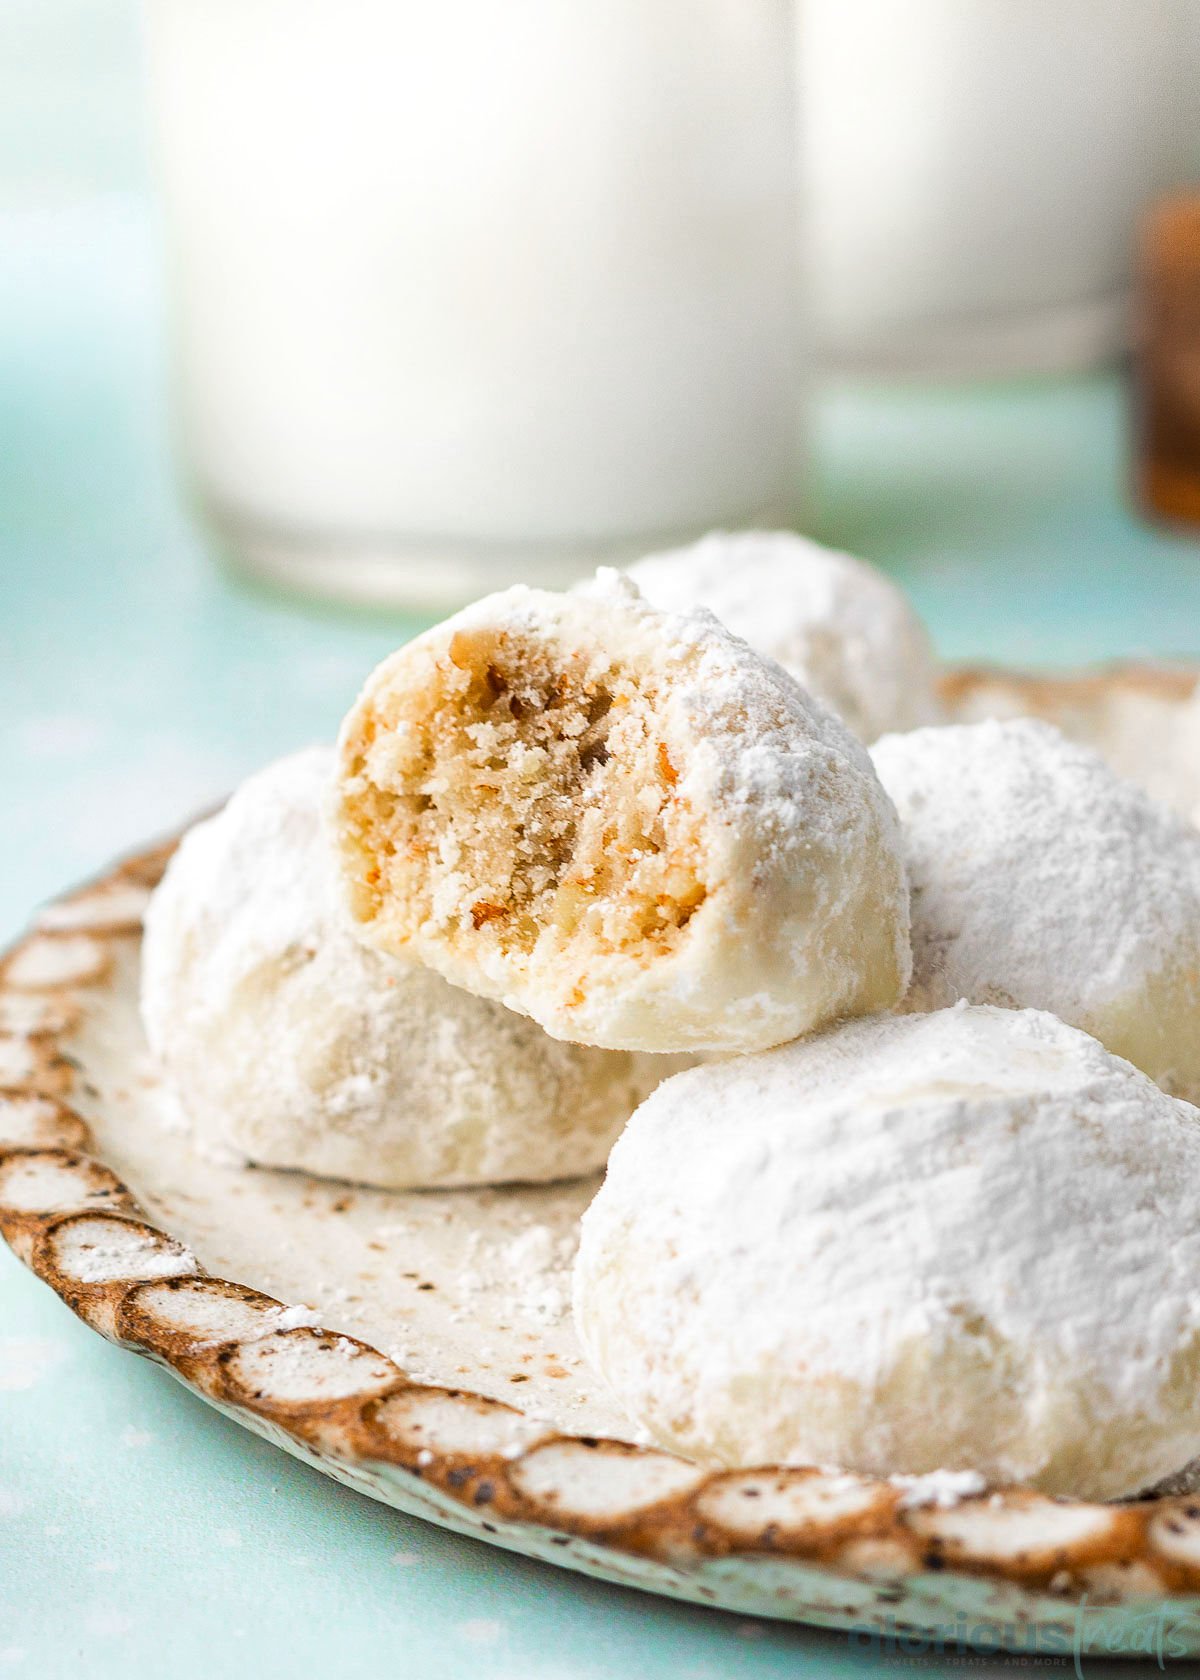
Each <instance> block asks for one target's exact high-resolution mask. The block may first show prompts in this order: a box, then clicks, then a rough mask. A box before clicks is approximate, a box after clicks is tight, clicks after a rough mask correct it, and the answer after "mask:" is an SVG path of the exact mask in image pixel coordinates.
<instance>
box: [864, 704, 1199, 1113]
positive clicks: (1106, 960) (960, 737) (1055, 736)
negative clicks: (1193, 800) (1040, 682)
mask: <svg viewBox="0 0 1200 1680" xmlns="http://www.w3.org/2000/svg"><path fill="white" fill-rule="evenodd" d="M872 756H873V757H874V760H875V765H876V768H877V769H878V771H879V775H880V779H881V780H882V782H883V784H884V786H885V787H886V788H887V790H888V792H889V793H890V794H891V796H892V798H893V799H894V800H895V802H896V806H897V809H898V810H899V812H900V817H901V821H902V823H903V826H904V832H905V846H906V852H907V857H908V866H909V873H910V879H911V884H912V916H913V933H912V937H913V983H912V989H911V991H910V993H909V997H908V1000H907V1005H906V1007H908V1008H910V1009H937V1008H940V1007H942V1006H943V1005H945V1004H947V1003H951V1002H953V1001H954V1000H955V999H956V998H967V999H969V1000H970V1002H972V1003H995V1004H1000V1005H1003V1006H1004V1007H1008V1008H1012V1007H1015V1008H1033V1009H1048V1010H1050V1011H1051V1012H1052V1013H1053V1014H1055V1015H1058V1016H1060V1017H1061V1018H1062V1019H1063V1020H1064V1021H1069V1022H1070V1023H1071V1024H1072V1025H1073V1026H1077V1027H1082V1028H1083V1029H1084V1031H1085V1032H1090V1033H1091V1034H1093V1036H1094V1037H1096V1038H1098V1039H1100V1041H1101V1042H1102V1043H1103V1044H1105V1045H1107V1047H1108V1048H1109V1049H1110V1050H1111V1051H1112V1052H1113V1053H1114V1055H1118V1056H1126V1057H1128V1059H1129V1060H1130V1061H1131V1062H1134V1063H1136V1065H1137V1066H1138V1067H1140V1068H1142V1069H1144V1071H1145V1072H1146V1073H1148V1074H1150V1076H1151V1077H1152V1078H1154V1079H1157V1080H1158V1081H1159V1082H1160V1084H1162V1085H1164V1086H1165V1087H1166V1088H1167V1089H1169V1090H1171V1091H1173V1092H1174V1093H1175V1094H1176V1095H1177V1096H1183V1097H1187V1098H1188V1099H1189V1100H1191V1101H1195V1100H1196V1098H1197V1097H1200V833H1197V831H1196V830H1195V829H1194V828H1193V827H1191V825H1190V824H1188V823H1187V822H1185V821H1184V820H1183V819H1182V818H1180V817H1178V816H1175V815H1174V814H1172V813H1171V812H1169V811H1167V810H1166V809H1165V808H1163V807H1162V806H1159V805H1158V804H1156V803H1155V802H1154V801H1153V800H1151V799H1150V798H1149V797H1148V795H1146V794H1144V793H1142V792H1141V791H1140V790H1139V789H1138V788H1136V787H1135V786H1134V785H1133V784H1132V783H1131V782H1126V781H1122V780H1121V779H1120V778H1119V777H1117V776H1115V775H1114V774H1113V773H1112V771H1111V770H1109V769H1108V768H1107V766H1106V765H1105V764H1104V763H1103V761H1102V760H1101V759H1100V757H1099V756H1098V755H1097V754H1095V753H1093V752H1092V751H1090V750H1089V749H1088V748H1086V747H1081V746H1077V745H1075V744H1074V743H1072V742H1070V741H1068V740H1067V739H1066V738H1065V737H1064V736H1063V735H1061V734H1060V733H1059V732H1058V730H1056V729H1054V728H1053V727H1052V726H1051V725H1050V724H1046V723H1039V722H1036V721H1034V720H1031V719H1016V720H1013V721H1011V722H1007V723H978V724H967V725H960V726H956V727H954V728H949V729H922V730H917V731H915V732H914V733H913V734H911V735H891V736H887V737H885V738H884V739H883V740H882V741H879V742H878V743H877V744H876V746H875V748H874V749H873V754H872Z"/></svg>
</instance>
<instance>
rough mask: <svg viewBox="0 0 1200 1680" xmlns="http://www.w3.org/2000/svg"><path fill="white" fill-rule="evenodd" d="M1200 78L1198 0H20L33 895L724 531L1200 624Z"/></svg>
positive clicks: (1070, 627)
mask: <svg viewBox="0 0 1200 1680" xmlns="http://www.w3.org/2000/svg"><path fill="white" fill-rule="evenodd" d="M1198 73H1200V0H972V3H971V4H969V5H967V4H963V3H961V0H906V4H904V5H903V6H898V5H896V4H894V0H799V4H798V5H792V4H787V3H785V0H703V3H700V0H654V3H653V4H648V3H647V0H606V4H605V5H603V6H599V5H591V4H589V3H587V0H572V3H571V4H570V5H567V4H565V3H564V0H513V3H512V4H510V5H508V6H506V7H504V8H503V9H500V8H497V7H495V6H494V5H492V4H489V3H488V0H453V3H452V4H446V5H443V6H440V7H434V8H429V7H419V8H418V7H411V8H410V7H407V6H404V5H402V4H399V3H398V0H340V3H339V4H338V5H336V6H335V5H333V4H332V3H331V0H204V3H203V4H200V3H199V0H148V3H147V4H146V6H145V7H144V9H143V10H139V7H138V6H137V5H136V4H135V0H56V3H55V4H53V5H47V4H45V3H36V0H0V542H2V548H0V556H2V558H0V566H2V567H3V605H2V609H0V638H2V650H0V720H2V721H0V728H2V729H3V737H2V745H3V755H4V773H5V776H6V784H5V785H6V788H7V789H8V791H9V793H10V796H11V797H10V799H9V800H8V801H7V807H8V809H7V815H8V828H9V834H8V837H7V842H8V844H9V845H10V847H11V850H12V853H13V857H14V862H13V864H12V866H11V867H10V869H9V871H8V875H7V879H6V881H5V882H4V884H3V885H2V886H0V922H3V923H4V924H5V926H6V927H7V928H12V927H13V926H15V924H16V922H17V920H18V919H19V918H20V917H21V915H23V913H24V912H25V910H26V909H27V908H28V905H29V903H30V901H31V900H32V899H34V898H36V897H37V896H38V895H39V894H41V893H43V892H45V891H48V890H50V889H51V888H52V887H55V886H57V885H59V884H60V883H61V881H62V879H63V878H64V877H65V876H69V875H70V874H71V873H73V872H78V871H79V870H80V869H84V868H86V867H89V866H90V865H91V864H93V863H95V862H98V861H100V860H101V859H102V858H103V857H104V856H105V855H106V853H108V852H110V851H111V850H112V849H114V848H115V847H117V846H119V845H123V844H128V843H132V842H133V841H135V840H137V839H140V838H141V837H142V836H143V835H144V834H145V833H146V831H147V830H150V829H154V828H156V827H162V826H166V825H170V824H172V823H174V822H175V821H176V820H177V819H178V818H179V817H180V816H181V815H182V814H183V813H184V812H185V811H186V810H187V809H188V808H189V807H191V806H193V805H195V804H196V803H198V802H201V801H203V800H206V799H208V798H211V797H215V796H216V795H217V794H219V793H220V792H221V791H222V790H223V789H224V788H225V787H227V786H228V785H229V784H230V783H231V782H232V781H234V780H236V779H237V777H238V776H239V775H240V774H242V773H243V772H244V771H245V770H247V769H248V768H250V767H251V766H252V765H253V764H254V763H257V762H259V761H261V760H262V759H263V758H265V757H267V756H269V755H270V754H271V753H273V752H275V751H278V750H281V749H283V748H285V747H288V746H291V745H293V744H296V743H297V742H298V741H301V740H303V739H305V738H309V737H313V736H328V735H329V734H331V733H332V731H333V729H334V727H335V726H336V722H337V718H338V716H339V714H340V711H341V709H342V707H343V706H344V705H345V703H346V702H347V701H348V700H349V698H350V697H351V696H352V694H353V692H354V690H355V688H356V685H357V683H358V682H359V680H360V679H361V677H362V675H363V674H364V672H365V671H366V670H367V669H368V668H369V666H370V665H371V664H372V662H373V661H374V660H375V659H376V658H377V657H378V656H380V655H381V654H382V653H383V652H385V651H386V650H387V649H388V648H389V647H390V646H392V645H394V643H395V642H396V641H397V640H399V639H400V638H401V637H402V636H405V635H407V634H410V633H411V632H412V631H413V630H414V629H415V628H417V627H419V626H420V625H421V624H423V623H427V622H429V621H430V620H431V618H432V617H434V616H437V615H439V614H440V613H441V612H442V611H444V610H446V609H447V608H449V607H451V606H453V605H455V604H456V603H457V602H459V601H461V600H462V599H464V598H466V597H468V596H469V595H471V594H473V593H477V592H479V591H480V590H483V589H487V588H491V587H499V586H501V585H503V584H505V583H507V582H508V581H511V580H512V579H513V578H515V577H521V578H526V579H530V580H542V581H549V582H555V583H560V582H564V581H567V580H569V579H570V578H571V577H573V576H576V575H578V574H579V573H580V572H581V571H583V570H586V569H589V568H590V566H591V565H593V564H594V563H595V562H596V561H597V560H605V559H616V560H620V559H621V558H623V557H625V556H627V555H630V554H634V553H639V552H643V551H645V550H646V549H648V548H651V547H654V546H661V545H663V544H665V543H668V542H675V541H678V540H682V539H686V538H688V537H690V536H692V535H695V534H698V533H699V532H701V531H703V530H704V529H707V528H708V527H710V526H714V525H729V526H738V525H744V524H749V523H755V522H770V523H781V524H794V525H796V526H797V527H798V528H800V529H803V530H806V531H809V532H810V533H812V534H813V535H816V536H818V537H820V538H821V539H822V540H825V541H827V542H830V543H832V544H834V545H836V546H839V547H844V548H847V549H850V550H852V551H853V552H856V553H860V554H862V555H865V556H866V557H867V558H870V559H873V560H875V561H877V562H878V563H880V564H882V565H884V566H885V567H887V568H888V569H889V570H890V571H891V572H892V573H893V574H894V575H896V576H897V577H898V578H899V579H900V580H901V582H902V583H904V585H905V586H906V587H907V588H908V589H909V591H910V592H911V594H912V596H913V599H914V601H915V603H916V605H917V607H918V609H919V610H920V611H921V612H922V613H923V614H924V616H925V617H926V619H927V620H928V621H929V622H930V624H931V627H932V629H933V631H934V633H935V636H936V638H937V640H938V642H939V645H940V648H941V651H942V653H943V654H944V656H945V657H947V658H948V659H987V660H994V661H999V662H1005V663H1010V664H1018V665H1026V666H1028V665H1039V664H1040V665H1046V664H1056V665H1072V664H1080V663H1086V662H1090V661H1094V660H1099V659H1105V658H1110V657H1114V656H1120V655H1141V654H1152V655H1175V656H1186V655H1188V654H1190V653H1197V652H1200V546H1198V544H1197V538H1196V535H1195V532H1194V530H1193V529H1192V528H1191V526H1190V525H1189V524H1188V520H1187V517H1186V515H1187V513H1188V510H1189V504H1188V500H1187V498H1188V494H1190V492H1191V485H1192V482H1193V480H1192V478H1190V477H1189V462H1190V463H1191V466H1192V467H1194V468H1195V482H1196V483H1200V418H1198V417H1200V377H1197V378H1193V377H1192V375H1191V372H1190V369H1191V368H1192V367H1193V366H1194V365H1195V363H1196V359H1197V357H1196V351H1195V349H1193V348H1192V346H1193V345H1197V344H1200V231H1197V223H1196V221H1195V220H1194V219H1193V220H1192V221H1189V220H1188V216H1189V214H1191V215H1192V216H1193V218H1194V214H1195V213H1194V211H1189V203H1190V200H1189V199H1188V197H1187V194H1188V192H1189V189H1190V186H1191V183H1192V182H1194V181H1196V180H1197V179H1200V91H1198V90H1200V74H1198ZM1168 195H1169V196H1170V199H1171V203H1172V204H1173V205H1174V206H1175V208H1174V209H1173V210H1172V211H1171V212H1170V214H1169V215H1168V216H1167V217H1166V219H1165V221H1163V222H1162V225H1161V226H1159V227H1158V232H1157V233H1154V232H1153V229H1152V232H1151V234H1147V233H1146V231H1145V230H1146V228H1147V226H1149V225H1150V224H1149V223H1148V213H1149V211H1150V209H1151V207H1152V206H1154V205H1156V204H1160V203H1161V202H1162V201H1163V199H1164V196H1168ZM1160 220H1161V215H1160ZM1181 230H1182V231H1181ZM1139 250H1140V252H1141V255H1140V256H1139V254H1138V253H1139ZM1193 297H1194V298H1195V299H1196V300H1198V301H1196V302H1195V303H1194V304H1192V303H1190V301H1189V300H1191V299H1192V298H1193ZM1189 308H1191V309H1193V310H1194V315H1193V316H1190V315H1189ZM1190 321H1194V322H1195V323H1196V324H1194V325H1192V326H1189V322H1190ZM1135 341H1136V344H1137V346H1138V349H1137V353H1136V355H1132V357H1131V352H1132V351H1133V350H1134V346H1135ZM1131 367H1136V368H1137V369H1138V370H1140V371H1139V372H1138V374H1137V380H1136V381H1135V382H1134V383H1136V384H1137V387H1138V389H1139V390H1140V393H1141V394H1140V396H1139V398H1138V402H1137V403H1136V404H1135V403H1133V402H1132V401H1131V396H1130V390H1131V377H1132V376H1131ZM1193 398H1194V401H1193ZM1138 416H1140V418H1137V417H1138ZM1164 416H1165V419H1164ZM1189 428H1190V429H1189ZM1156 452H1157V455H1159V456H1161V457H1162V458H1163V460H1164V461H1166V462H1167V466H1168V468H1169V472H1167V478H1166V479H1164V480H1163V481H1162V483H1160V482H1159V480H1157V479H1155V478H1154V476H1153V474H1151V473H1148V472H1147V468H1146V463H1147V461H1153V459H1155V458H1156ZM1139 461H1140V464H1139ZM1168 479H1169V483H1168V482H1167V480H1168ZM1163 483H1165V484H1166V486H1167V487H1166V489H1165V490H1164V489H1163ZM1173 495H1174V498H1175V499H1174V501H1172V496H1173ZM1156 496H1157V503H1156ZM1197 499H1198V501H1200V492H1198V493H1197ZM1164 513H1169V514H1170V515H1171V517H1170V518H1169V519H1164V518H1163V517H1162V516H1163V514H1164ZM1181 514H1182V515H1183V516H1184V517H1181Z"/></svg>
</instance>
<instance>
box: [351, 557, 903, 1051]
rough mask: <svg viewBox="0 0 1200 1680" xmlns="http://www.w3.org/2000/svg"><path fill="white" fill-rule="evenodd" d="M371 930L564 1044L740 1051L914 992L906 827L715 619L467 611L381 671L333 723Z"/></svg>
mask: <svg viewBox="0 0 1200 1680" xmlns="http://www.w3.org/2000/svg"><path fill="white" fill-rule="evenodd" d="M340 754H341V767H340V778H339V780H340V788H339V802H338V814H337V825H338V830H339V838H340V846H341V854H342V873H343V877H344V881H345V883H346V887H347V891H348V903H349V906H350V910H351V913H352V915H353V916H354V918H355V920H356V921H357V923H358V925H359V930H360V933H361V935H362V937H363V938H364V939H366V940H367V941H369V942H370V943H371V944H373V945H375V946H378V947H379V948H380V949H383V950H387V951H391V952H395V953H398V954H401V953H406V952H407V953H411V954H413V955H415V956H416V957H418V958H419V959H420V960H421V961H423V962H425V963H427V964H428V965H429V966H430V967H431V968H435V969H437V970H438V971H439V972H440V973H441V974H443V975H445V977H446V978H447V979H448V980H452V981H454V982H455V983H456V984H458V985H460V986H465V987H466V988H467V989H468V990H469V991H473V992H476V993H478V994H479V995H480V996H484V997H494V998H499V999H501V1000H502V1001H503V1002H504V1003H506V1004H507V1005H508V1006H509V1007H510V1008H512V1009H516V1010H520V1011H521V1012H522V1013H524V1014H527V1015H531V1016H532V1017H533V1018H534V1020H536V1021H539V1022H540V1023H541V1025H542V1026H543V1027H545V1029H546V1030H547V1032H550V1033H553V1034H554V1036H555V1037H556V1038H564V1039H570V1040H573V1041H575V1042H578V1043H582V1044H598V1045H605V1046H608V1047H609V1048H612V1049H630V1050H655V1051H739V1050H754V1049H759V1048H761V1047H763V1046H765V1045H770V1044H779V1043H782V1042H784V1041H785V1040H786V1039H789V1038H794V1037H795V1036H796V1035H797V1034H798V1033H802V1032H805V1031H807V1030H808V1029H809V1028H810V1027H813V1026H816V1025H818V1024H819V1023H821V1022H823V1021H827V1020H829V1019H831V1018H833V1017H835V1016H839V1015H859V1014H864V1013H867V1012H869V1011H872V1010H876V1009H880V1008H886V1007H887V1006H889V1005H890V1004H892V1003H894V1002H895V1001H896V1000H897V999H898V997H900V996H901V995H902V993H903V991H904V988H905V986H906V985H907V976H908V971H909V965H910V956H909V949H908V904H907V885H906V882H905V879H904V872H903V866H902V865H901V863H900V860H899V830H898V827H897V824H896V818H895V813H894V812H893V811H892V809H891V806H890V805H889V804H888V801H887V799H886V798H885V796H884V794H883V792H882V790H881V789H880V787H879V783H878V781H877V780H876V778H875V775H874V772H873V771H872V769H871V765H870V760H869V759H868V758H867V756H866V753H865V752H864V751H863V749H862V748H861V747H859V746H858V744H857V742H855V741H854V740H853V739H852V738H851V737H850V735H849V734H848V733H847V731H846V730H845V729H844V728H843V727H842V725H841V724H840V723H838V721H837V720H836V718H833V717H831V716H830V715H829V714H828V713H826V712H825V711H824V710H823V709H822V708H821V707H819V706H818V705H816V703H815V702H814V701H812V700H811V699H810V698H809V696H807V695H806V694H805V693H804V692H803V690H802V689H800V688H799V687H798V686H797V685H796V684H795V683H794V682H793V681H792V680H791V678H790V677H788V676H787V674H786V673H785V672H784V671H782V670H780V668H779V667H778V666H776V665H773V664H771V663H769V662H768V661H765V660H762V659H760V658H759V657H758V655H757V654H755V653H753V652H752V651H751V649H750V648H748V647H747V646H746V644H745V643H744V642H741V641H739V640H738V639H737V638H736V637H734V636H731V635H730V634H729V632H728V631H727V630H725V629H724V628H723V627H722V626H721V625H719V624H718V623H717V621H716V619H714V618H713V617H712V616H711V614H708V613H702V614H697V615H695V616H693V617H687V618H684V617H675V616H671V615H667V614H664V613H660V612H657V611H655V610H654V609H653V608H652V607H649V606H647V605H646V603H645V602H644V601H643V600H642V599H641V597H640V596H639V594H638V592H637V590H636V589H635V588H634V586H633V585H632V584H631V583H629V582H628V581H627V580H623V579H621V578H620V577H619V575H618V574H617V573H615V572H609V573H607V574H605V575H603V576H602V577H601V578H600V579H599V580H598V581H597V583H596V584H595V586H594V587H593V589H592V590H591V591H589V592H581V593H578V594H574V593H573V594H569V595H556V594H550V593H547V592H545V591H542V590H534V589H525V588H517V589H510V590H508V591H506V592H505V593H504V594H500V595H492V596H489V597H487V598H486V599H485V600H483V601H479V602H476V604H475V605H474V606H473V607H468V608H467V610H466V611H465V612H462V613H460V614H458V615H457V616H456V617H454V618H451V619H449V620H447V622H446V623H444V624H442V625H440V626H438V627H437V628H436V629H434V630H431V631H429V632H428V633H427V634H426V635H424V636H421V637H420V638H418V640H417V641H415V642H410V643H409V644H408V646H407V647H404V648H401V649H400V651H399V652H398V653H396V654H393V655H392V657H391V658H390V659H388V660H386V661H385V662H384V664H382V665H381V666H380V667H379V669H378V670H377V671H376V672H375V673H374V675H373V676H372V677H371V678H370V679H369V681H368V683H367V686H366V688H365V689H364V691H363V693H362V695H361V696H360V698H359V700H358V702H357V704H356V705H355V706H354V709H353V710H352V711H351V713H350V715H349V717H348V718H347V720H346V723H345V725H344V726H343V730H342V737H341V744H340Z"/></svg>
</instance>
